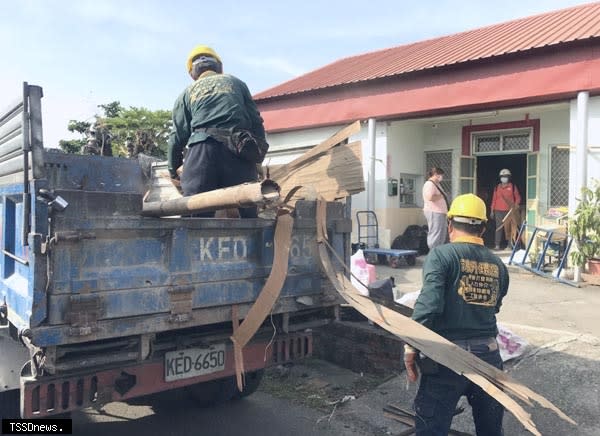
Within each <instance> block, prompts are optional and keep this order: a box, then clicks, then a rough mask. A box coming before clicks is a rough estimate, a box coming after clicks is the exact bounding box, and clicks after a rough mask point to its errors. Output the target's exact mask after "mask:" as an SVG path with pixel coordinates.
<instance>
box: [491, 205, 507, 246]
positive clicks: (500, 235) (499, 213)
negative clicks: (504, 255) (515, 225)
mask: <svg viewBox="0 0 600 436" xmlns="http://www.w3.org/2000/svg"><path fill="white" fill-rule="evenodd" d="M507 213H508V211H507V210H495V211H494V220H495V221H496V227H495V229H497V228H498V227H500V226H501V225H502V220H503V219H504V217H505V216H506V214H507ZM502 241H504V227H502V228H501V229H500V230H496V234H495V236H494V245H495V246H496V247H502Z"/></svg>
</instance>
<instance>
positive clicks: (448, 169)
mask: <svg viewBox="0 0 600 436" xmlns="http://www.w3.org/2000/svg"><path fill="white" fill-rule="evenodd" d="M432 167H438V168H441V169H442V170H444V180H442V183H441V185H442V188H443V189H444V191H446V193H448V195H451V194H452V151H428V152H425V173H426V174H427V173H428V172H429V170H430V169H431V168H432Z"/></svg>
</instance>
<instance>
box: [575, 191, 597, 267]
mask: <svg viewBox="0 0 600 436" xmlns="http://www.w3.org/2000/svg"><path fill="white" fill-rule="evenodd" d="M592 183H593V187H592V189H590V188H587V187H585V188H583V189H582V190H581V198H580V199H579V204H578V205H577V209H576V210H575V214H574V215H573V217H572V218H571V219H569V233H571V235H572V236H573V239H575V242H577V251H574V252H572V253H571V260H572V261H573V264H574V265H576V266H580V267H583V266H585V264H586V263H587V262H588V261H589V260H590V259H600V181H598V180H596V179H594V180H593V182H592Z"/></svg>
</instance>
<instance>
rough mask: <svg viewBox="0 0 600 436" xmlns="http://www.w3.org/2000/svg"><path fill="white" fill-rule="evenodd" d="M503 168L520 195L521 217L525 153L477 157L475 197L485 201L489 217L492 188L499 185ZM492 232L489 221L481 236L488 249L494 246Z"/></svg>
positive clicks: (524, 199) (524, 185)
mask: <svg viewBox="0 0 600 436" xmlns="http://www.w3.org/2000/svg"><path fill="white" fill-rule="evenodd" d="M503 168H508V169H509V170H510V172H511V173H512V182H513V183H514V184H515V185H516V187H517V189H518V190H519V193H520V194H521V212H522V213H521V216H524V215H523V212H524V211H525V202H526V186H527V185H526V180H527V154H526V153H519V154H497V155H485V156H477V191H476V192H477V195H478V196H479V197H481V198H482V199H483V201H485V204H486V206H487V208H488V216H489V213H490V212H491V210H490V206H491V204H492V195H493V194H494V188H495V187H496V185H497V184H498V183H500V178H499V176H498V173H499V172H500V170H501V169H503ZM494 232H495V223H492V222H491V221H490V222H489V223H488V226H487V229H486V232H485V234H484V236H483V240H484V242H485V245H486V246H488V247H493V246H494Z"/></svg>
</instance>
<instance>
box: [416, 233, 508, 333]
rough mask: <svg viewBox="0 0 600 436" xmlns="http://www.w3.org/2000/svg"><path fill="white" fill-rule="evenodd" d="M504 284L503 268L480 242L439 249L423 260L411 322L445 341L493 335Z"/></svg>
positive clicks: (473, 240)
mask: <svg viewBox="0 0 600 436" xmlns="http://www.w3.org/2000/svg"><path fill="white" fill-rule="evenodd" d="M508 283H509V277H508V270H507V268H506V265H504V263H502V261H501V260H500V259H499V258H498V257H497V256H496V255H495V254H493V253H492V252H491V251H490V250H489V249H487V248H485V247H484V246H483V241H482V239H481V238H477V237H461V238H459V239H458V240H455V241H453V242H452V243H450V244H444V245H439V246H437V247H435V248H434V249H433V250H431V251H430V252H429V254H428V255H427V258H426V259H425V264H424V265H423V288H422V290H421V293H420V295H419V298H418V299H417V302H416V303H415V310H414V312H413V315H412V318H413V319H414V320H415V321H417V322H419V323H421V324H423V325H425V326H426V327H428V328H430V329H431V330H433V331H435V332H436V333H438V334H440V335H442V336H444V337H445V338H446V339H449V340H456V339H469V338H476V337H494V336H496V334H497V333H498V328H497V326H496V313H497V312H498V311H499V310H500V306H501V305H502V299H503V298H504V296H505V295H506V293H507V291H508Z"/></svg>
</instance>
